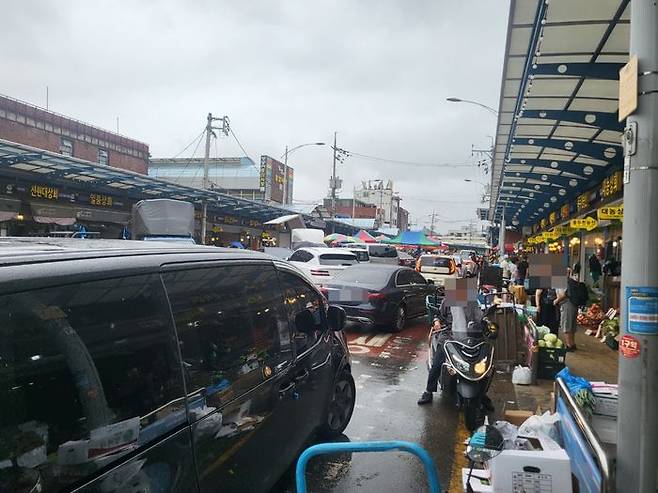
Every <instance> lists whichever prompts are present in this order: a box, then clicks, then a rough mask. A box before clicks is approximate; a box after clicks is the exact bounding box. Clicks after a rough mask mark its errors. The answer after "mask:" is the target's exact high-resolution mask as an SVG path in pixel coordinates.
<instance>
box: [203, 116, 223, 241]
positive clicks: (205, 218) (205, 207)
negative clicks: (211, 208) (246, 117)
mask: <svg viewBox="0 0 658 493" xmlns="http://www.w3.org/2000/svg"><path fill="white" fill-rule="evenodd" d="M215 120H221V121H222V127H221V128H219V129H218V130H221V131H222V133H223V134H224V135H228V133H229V129H230V127H229V119H228V116H226V115H224V116H223V117H222V118H213V116H212V113H208V118H207V123H206V151H205V153H204V155H203V185H202V187H203V189H204V190H208V164H209V161H210V137H211V136H215V134H214V132H213V128H216V127H213V126H212V122H213V121H215ZM207 227H208V200H207V199H206V200H204V201H203V212H202V215H201V244H202V245H205V244H206V229H207Z"/></svg>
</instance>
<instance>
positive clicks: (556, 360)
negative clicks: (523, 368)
mask: <svg viewBox="0 0 658 493" xmlns="http://www.w3.org/2000/svg"><path fill="white" fill-rule="evenodd" d="M566 358H567V348H547V347H543V348H539V364H538V366H537V378H541V379H543V380H555V375H557V374H558V373H559V372H560V370H562V368H564V362H565V360H566Z"/></svg>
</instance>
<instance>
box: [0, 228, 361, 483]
mask: <svg viewBox="0 0 658 493" xmlns="http://www.w3.org/2000/svg"><path fill="white" fill-rule="evenodd" d="M344 323H345V314H344V312H343V310H342V309H340V308H338V307H335V306H333V307H332V306H329V307H327V305H326V301H325V299H324V297H323V296H322V295H321V293H320V292H319V291H318V289H317V288H316V287H315V286H313V285H312V284H311V283H309V282H308V281H307V280H306V279H305V277H304V276H303V275H302V274H301V273H300V272H298V271H297V269H295V268H294V267H292V266H291V265H289V264H288V263H287V262H284V261H280V260H277V259H274V258H272V257H269V256H267V255H264V254H261V253H256V252H250V251H244V250H228V249H219V248H213V247H203V246H188V245H181V244H171V243H170V244H166V243H157V242H142V241H114V240H75V239H68V240H67V239H50V238H36V239H35V238H16V239H12V238H10V239H7V238H3V239H2V241H0V361H1V365H0V366H1V370H0V375H1V378H0V444H1V446H0V464H2V466H0V490H2V491H11V492H17V493H26V492H35V491H40V492H43V493H52V492H56V491H72V490H74V491H79V492H85V493H90V492H92V491H93V492H97V491H102V492H107V493H110V492H115V493H118V492H126V491H181V492H182V491H185V492H197V493H204V492H209V491H217V488H218V485H221V489H222V491H249V492H267V491H270V489H271V488H272V486H273V484H274V483H275V482H276V481H277V479H278V478H279V477H280V476H281V475H282V474H283V473H284V472H285V471H286V470H287V469H288V468H289V466H290V465H291V464H292V463H293V462H294V460H295V458H296V456H297V454H298V452H299V451H301V450H302V449H303V448H305V446H306V445H307V442H308V440H309V438H310V437H311V436H313V435H314V433H315V432H316V431H320V432H322V433H324V434H326V435H328V436H336V435H339V434H340V433H341V432H342V431H343V429H344V428H345V426H347V424H348V422H349V421H350V418H351V414H352V410H353V408H354V398H355V386H354V381H353V379H352V376H351V374H350V361H349V353H348V350H347V345H346V342H345V337H344V335H343V332H342V328H343V326H344ZM263 457H266V458H267V460H263Z"/></svg>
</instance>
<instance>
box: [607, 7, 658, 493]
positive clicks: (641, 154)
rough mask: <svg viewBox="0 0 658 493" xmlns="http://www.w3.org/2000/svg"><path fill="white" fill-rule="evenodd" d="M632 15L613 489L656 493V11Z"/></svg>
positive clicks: (633, 9)
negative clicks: (632, 106)
mask: <svg viewBox="0 0 658 493" xmlns="http://www.w3.org/2000/svg"><path fill="white" fill-rule="evenodd" d="M630 8H631V24H630V26H631V27H630V30H631V36H630V38H631V43H630V50H629V51H630V55H631V56H634V55H636V56H637V58H638V66H639V68H638V72H639V84H638V87H639V90H640V92H639V94H638V95H637V110H636V112H635V113H634V114H632V115H630V116H629V117H628V118H627V120H626V131H625V134H624V141H625V144H626V145H625V153H626V159H625V162H624V209H625V210H624V216H625V220H624V234H623V236H624V240H625V241H624V248H623V250H622V266H623V269H622V275H621V300H620V305H621V307H622V313H621V324H620V329H621V338H620V340H619V350H620V354H619V411H618V416H619V419H618V420H617V430H618V431H617V472H616V474H617V476H616V481H617V491H634V492H635V491H637V492H643V493H644V492H649V491H651V492H655V491H656V468H657V466H658V441H656V437H657V436H658V415H657V414H656V409H658V354H657V352H658V256H657V255H656V245H658V221H656V211H657V210H658V50H656V45H657V44H658V5H656V2H655V1H654V2H651V1H642V0H632V1H631V5H630ZM635 77H638V76H637V74H636V75H635ZM622 90H623V88H622ZM636 90H637V89H636ZM633 151H634V152H633ZM638 353H639V354H638Z"/></svg>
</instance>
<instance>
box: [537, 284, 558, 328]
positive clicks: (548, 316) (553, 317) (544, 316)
mask: <svg viewBox="0 0 658 493" xmlns="http://www.w3.org/2000/svg"><path fill="white" fill-rule="evenodd" d="M556 299H557V292H556V290H555V289H554V288H551V287H544V288H537V290H536V291H535V306H536V307H537V319H536V321H537V325H544V326H546V327H548V328H549V329H550V330H551V334H557V330H558V327H559V323H560V315H559V312H558V307H556V306H555V300H556Z"/></svg>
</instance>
